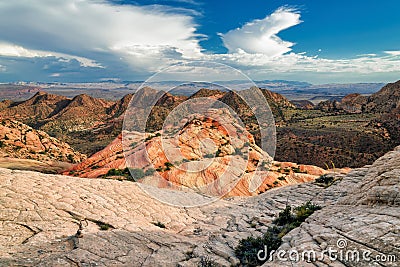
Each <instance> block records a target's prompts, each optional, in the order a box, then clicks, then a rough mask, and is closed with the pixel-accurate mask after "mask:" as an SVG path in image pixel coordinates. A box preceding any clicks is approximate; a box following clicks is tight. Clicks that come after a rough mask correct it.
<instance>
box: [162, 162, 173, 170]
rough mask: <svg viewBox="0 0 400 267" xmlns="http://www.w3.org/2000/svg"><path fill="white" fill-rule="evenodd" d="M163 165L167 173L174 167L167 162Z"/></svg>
mask: <svg viewBox="0 0 400 267" xmlns="http://www.w3.org/2000/svg"><path fill="white" fill-rule="evenodd" d="M164 165H165V170H166V171H169V170H170V169H171V168H172V167H174V164H172V163H171V162H168V161H167V162H165V163H164Z"/></svg>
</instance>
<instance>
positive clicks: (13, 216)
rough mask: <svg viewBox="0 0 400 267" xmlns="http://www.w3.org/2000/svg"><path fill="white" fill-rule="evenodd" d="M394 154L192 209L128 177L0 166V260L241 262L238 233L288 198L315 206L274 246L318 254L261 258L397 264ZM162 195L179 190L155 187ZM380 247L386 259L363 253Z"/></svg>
mask: <svg viewBox="0 0 400 267" xmlns="http://www.w3.org/2000/svg"><path fill="white" fill-rule="evenodd" d="M399 159H400V147H399V148H397V149H396V150H395V151H393V152H390V153H388V154H386V155H385V156H383V157H382V158H380V159H379V160H378V161H377V162H375V163H374V164H373V165H372V166H366V167H364V168H360V169H356V170H354V171H352V172H351V173H349V174H348V175H347V176H336V181H335V182H334V183H333V185H331V186H329V187H327V186H321V185H320V184H317V183H303V184H299V185H292V186H287V187H282V188H277V189H274V190H269V191H267V192H265V193H264V194H261V195H259V196H255V197H249V198H243V197H240V198H229V199H225V200H220V201H218V202H213V203H211V204H209V205H206V206H199V207H194V208H183V207H175V206H169V205H166V204H163V203H161V202H158V201H157V200H156V199H154V198H152V197H150V196H148V195H147V194H146V193H144V191H142V189H141V187H140V186H139V185H138V184H137V183H133V182H129V181H116V180H105V179H81V178H74V177H66V176H57V175H46V174H41V173H35V172H23V171H11V170H7V169H0V183H1V184H2V187H1V188H0V199H1V202H0V205H1V209H0V216H1V218H2V219H1V223H0V238H1V242H0V265H2V266H93V265H97V266H111V265H113V266H204V264H206V263H207V264H210V265H211V264H213V265H215V266H240V261H239V259H238V258H237V257H236V255H235V248H236V247H237V245H238V243H239V241H240V240H241V239H243V238H246V237H249V236H254V237H257V236H260V235H261V234H263V233H265V232H266V231H267V227H268V226H270V225H271V222H272V221H273V220H274V219H275V218H276V217H277V215H278V213H279V212H280V211H282V210H283V209H284V208H285V206H286V205H287V204H290V205H293V206H298V205H301V204H303V203H305V202H307V201H312V202H313V203H315V204H318V205H320V206H321V207H322V209H321V210H318V211H316V212H314V214H312V215H311V216H310V217H308V218H307V219H306V220H305V222H303V223H302V224H301V225H300V226H299V227H297V228H295V229H294V230H292V231H290V232H289V233H286V234H285V235H284V236H283V239H282V240H283V243H282V245H281V246H280V248H279V250H285V251H289V250H290V249H292V250H297V251H298V252H299V253H302V252H303V251H305V250H309V249H314V251H315V252H316V253H319V254H317V255H318V256H319V257H317V258H316V259H315V261H313V262H306V261H300V262H291V261H280V260H278V259H276V258H274V259H273V261H272V262H266V263H265V264H264V266H293V265H294V266H382V265H383V266H398V260H399V259H400V247H399V242H400V237H399V234H398V233H399V231H400V216H399V214H400V202H399V200H400V199H399V187H398V184H399V182H400V181H399V177H400V161H399ZM43 181H45V182H43ZM32 188H34V190H32ZM170 194H173V196H174V197H177V195H175V194H179V193H177V192H174V191H170V190H165V189H158V195H160V196H161V195H163V196H168V195H170ZM171 197H172V196H171ZM179 197H184V198H190V199H192V200H193V201H194V203H195V202H196V201H197V200H200V199H201V198H204V196H201V195H198V194H195V193H184V194H183V195H180V196H179ZM338 241H340V243H338ZM338 244H339V245H340V247H338ZM340 248H342V249H340ZM328 249H332V250H337V251H340V250H341V251H342V253H343V254H342V255H344V254H345V253H346V251H354V250H356V251H358V252H359V253H360V255H362V253H363V252H364V251H367V252H369V254H368V256H369V258H370V261H368V258H367V259H363V258H362V257H361V256H360V261H355V260H351V258H350V260H346V259H344V260H343V259H340V258H337V259H336V260H334V259H330V258H329V257H328V256H327V253H324V254H322V251H326V250H328ZM287 253H288V252H287ZM352 253H353V252H352ZM300 255H301V254H300ZM321 255H323V256H322V257H320V256H321ZM335 255H336V256H338V257H339V255H340V254H335ZM378 255H379V256H381V259H382V255H384V256H386V257H387V258H386V261H385V262H379V263H378V261H371V260H377V256H378ZM390 255H391V256H392V259H393V257H395V259H396V261H395V262H394V261H389V260H387V259H388V256H390Z"/></svg>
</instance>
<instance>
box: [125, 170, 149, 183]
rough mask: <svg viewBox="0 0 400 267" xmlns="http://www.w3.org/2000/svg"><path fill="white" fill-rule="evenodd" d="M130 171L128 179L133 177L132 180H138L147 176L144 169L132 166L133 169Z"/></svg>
mask: <svg viewBox="0 0 400 267" xmlns="http://www.w3.org/2000/svg"><path fill="white" fill-rule="evenodd" d="M129 171H130V176H129V177H128V180H131V179H132V180H135V181H137V180H139V179H142V178H143V177H145V176H146V175H145V173H144V171H143V170H142V169H137V168H132V169H129Z"/></svg>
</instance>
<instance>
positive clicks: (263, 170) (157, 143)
mask: <svg viewBox="0 0 400 267" xmlns="http://www.w3.org/2000/svg"><path fill="white" fill-rule="evenodd" d="M228 116H229V113H228V111H227V110H223V109H220V110H210V112H209V113H208V114H206V115H204V116H203V115H198V116H195V117H194V118H192V119H191V120H189V121H184V122H182V123H184V124H185V125H184V127H183V128H182V129H181V130H179V131H178V132H177V134H176V135H171V134H170V133H169V132H170V130H171V129H168V131H164V132H160V134H159V135H158V134H140V133H136V132H125V133H124V144H122V136H119V137H118V138H117V139H115V140H114V141H113V142H112V143H111V144H110V145H109V146H107V147H106V148H105V149H104V150H102V151H100V152H98V153H96V154H95V155H93V156H92V157H90V158H89V159H87V160H86V161H85V162H82V163H80V164H78V165H76V166H75V167H74V168H72V169H70V170H68V171H67V172H65V173H64V174H69V175H75V176H80V177H88V178H95V177H101V176H104V175H106V174H107V173H108V172H109V170H111V169H121V170H122V169H124V168H126V167H129V168H133V169H142V170H143V171H146V173H147V175H146V176H145V177H144V178H143V179H141V180H140V182H142V183H146V184H151V185H154V186H159V187H168V188H174V189H181V188H191V189H195V190H198V191H200V192H203V193H206V194H211V195H225V196H250V195H256V194H259V193H262V192H264V191H266V190H268V189H270V188H274V187H279V186H285V185H290V184H296V183H302V182H307V181H312V180H314V179H315V178H317V177H318V176H320V175H321V174H324V173H326V171H325V170H323V169H321V168H318V167H315V166H309V165H297V164H295V163H289V162H285V163H279V162H273V161H272V159H271V158H270V157H269V156H268V154H267V153H266V152H264V151H262V150H261V149H260V148H259V147H258V146H257V145H256V144H255V142H254V138H253V136H252V135H251V134H250V133H248V132H247V131H246V130H245V129H244V128H242V127H240V126H239V125H237V124H234V123H232V118H231V119H230V120H229V119H228ZM220 121H223V122H227V121H230V122H231V123H229V124H226V123H224V124H220V123H219V122H220ZM123 147H124V149H123ZM151 170H156V172H154V173H153V172H152V171H151ZM120 178H121V177H120Z"/></svg>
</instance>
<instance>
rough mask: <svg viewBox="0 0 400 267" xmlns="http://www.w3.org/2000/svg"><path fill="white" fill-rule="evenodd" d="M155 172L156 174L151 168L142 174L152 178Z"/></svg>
mask: <svg viewBox="0 0 400 267" xmlns="http://www.w3.org/2000/svg"><path fill="white" fill-rule="evenodd" d="M155 172H156V170H155V169H153V168H150V169H147V170H146V171H145V172H144V176H152V175H153V174H154V173H155Z"/></svg>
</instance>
